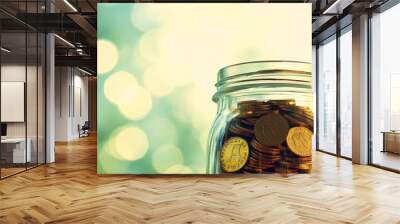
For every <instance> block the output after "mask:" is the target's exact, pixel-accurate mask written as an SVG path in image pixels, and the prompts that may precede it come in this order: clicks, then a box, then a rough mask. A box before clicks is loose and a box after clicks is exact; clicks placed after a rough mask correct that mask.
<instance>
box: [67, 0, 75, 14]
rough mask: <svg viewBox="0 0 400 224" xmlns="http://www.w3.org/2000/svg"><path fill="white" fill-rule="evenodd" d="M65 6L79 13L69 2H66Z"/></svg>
mask: <svg viewBox="0 0 400 224" xmlns="http://www.w3.org/2000/svg"><path fill="white" fill-rule="evenodd" d="M64 2H65V4H67V5H68V6H69V7H70V8H71V9H72V10H73V11H74V12H78V10H77V9H76V8H75V7H74V6H73V5H72V4H71V3H70V2H69V1H68V0H64Z"/></svg>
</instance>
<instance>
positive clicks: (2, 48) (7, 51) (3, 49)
mask: <svg viewBox="0 0 400 224" xmlns="http://www.w3.org/2000/svg"><path fill="white" fill-rule="evenodd" d="M0 49H1V51H4V52H6V53H10V52H11V50H9V49H7V48H5V47H1V48H0Z"/></svg>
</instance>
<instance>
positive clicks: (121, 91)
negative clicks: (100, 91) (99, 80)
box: [104, 71, 138, 105]
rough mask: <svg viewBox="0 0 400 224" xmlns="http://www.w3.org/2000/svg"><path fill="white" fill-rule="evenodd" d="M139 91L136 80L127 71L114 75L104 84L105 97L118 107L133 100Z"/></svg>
mask: <svg viewBox="0 0 400 224" xmlns="http://www.w3.org/2000/svg"><path fill="white" fill-rule="evenodd" d="M137 89H138V83H137V81H136V78H135V77H134V76H133V75H131V74H130V73H128V72H125V71H120V72H116V73H114V74H112V75H111V76H110V77H108V78H107V79H106V80H105V82H104V95H105V96H106V97H107V99H108V100H110V101H111V102H112V103H114V104H117V105H120V104H123V103H126V102H129V101H130V100H132V99H133V98H134V97H135V95H136V91H137Z"/></svg>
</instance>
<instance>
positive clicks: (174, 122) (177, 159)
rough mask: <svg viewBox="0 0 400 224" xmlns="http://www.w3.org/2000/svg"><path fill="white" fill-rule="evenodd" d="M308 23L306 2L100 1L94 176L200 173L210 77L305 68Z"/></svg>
mask: <svg viewBox="0 0 400 224" xmlns="http://www.w3.org/2000/svg"><path fill="white" fill-rule="evenodd" d="M310 21H311V5H309V4H204V3H203V4H172V3H171V4H167V3H163V4H153V3H142V4H138V3H136V4H134V3H132V4H127V3H101V4H98V24H97V26H98V33H97V35H98V43H97V45H98V69H97V71H98V156H97V158H98V166H97V170H98V173H100V174H159V173H167V174H168V173H169V174H190V173H205V172H206V164H207V153H206V150H207V136H208V132H209V129H210V127H211V124H212V121H213V118H214V116H215V114H216V104H215V103H214V102H212V100H211V97H212V95H213V94H214V92H215V87H214V84H215V82H216V78H217V72H218V70H219V69H220V68H222V67H224V66H227V65H230V64H235V63H240V62H245V61H257V60H298V61H308V62H311V35H308V33H311V22H310Z"/></svg>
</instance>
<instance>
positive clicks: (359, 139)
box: [352, 14, 368, 164]
mask: <svg viewBox="0 0 400 224" xmlns="http://www.w3.org/2000/svg"><path fill="white" fill-rule="evenodd" d="M352 28H353V35H352V37H353V40H352V44H353V59H352V61H353V80H352V81H353V84H352V85H353V102H352V104H353V105H352V106H353V116H352V117H353V118H352V121H353V124H352V126H353V128H352V129H353V130H352V135H353V136H352V144H353V154H352V156H353V162H354V163H358V164H367V163H368V15H366V14H365V15H361V16H360V17H357V18H355V19H353V25H352Z"/></svg>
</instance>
